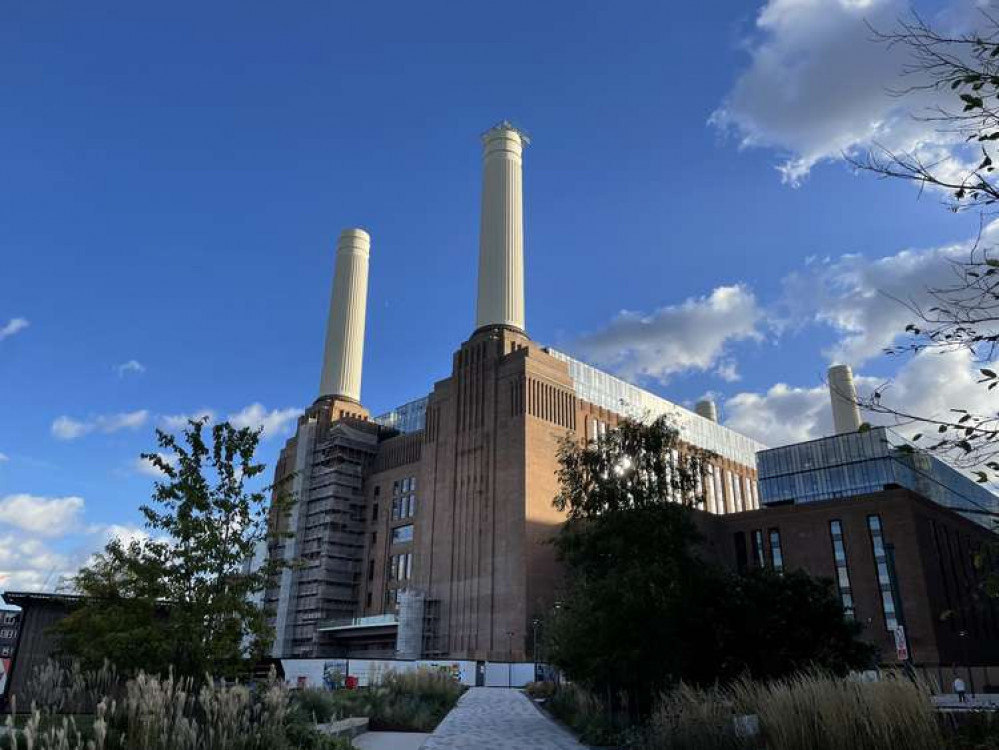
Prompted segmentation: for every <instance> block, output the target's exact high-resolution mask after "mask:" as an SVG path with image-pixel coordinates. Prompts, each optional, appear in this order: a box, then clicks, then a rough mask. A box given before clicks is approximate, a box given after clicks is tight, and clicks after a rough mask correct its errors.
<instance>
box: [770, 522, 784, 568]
mask: <svg viewBox="0 0 999 750" xmlns="http://www.w3.org/2000/svg"><path fill="white" fill-rule="evenodd" d="M770 560H771V561H772V562H773V566H774V570H776V571H777V572H778V573H780V572H781V571H782V570H784V552H783V550H782V549H781V546H780V529H770Z"/></svg>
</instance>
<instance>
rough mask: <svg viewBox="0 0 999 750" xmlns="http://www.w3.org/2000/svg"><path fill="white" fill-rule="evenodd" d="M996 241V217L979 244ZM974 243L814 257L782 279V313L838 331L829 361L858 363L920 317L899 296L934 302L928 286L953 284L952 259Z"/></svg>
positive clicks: (961, 256) (926, 304)
mask: <svg viewBox="0 0 999 750" xmlns="http://www.w3.org/2000/svg"><path fill="white" fill-rule="evenodd" d="M996 242H999V220H997V221H994V222H992V223H991V224H989V225H988V226H986V227H985V228H984V229H983V232H982V237H981V243H982V244H983V245H991V244H994V243H996ZM972 244H973V243H972V242H962V243H955V244H952V245H945V246H943V247H937V248H929V249H927V250H903V251H901V252H899V253H896V254H895V255H889V256H886V257H883V258H875V259H871V258H867V257H865V256H863V255H843V256H840V257H839V258H835V259H826V260H821V261H812V262H810V263H809V264H808V265H807V266H806V268H805V269H804V270H802V271H798V272H794V273H791V274H789V275H788V276H787V277H785V278H784V280H783V285H784V291H783V295H782V300H781V303H780V305H779V307H780V308H781V311H782V312H781V315H782V316H783V317H785V318H786V319H787V320H788V321H794V324H796V325H800V324H802V323H807V322H818V323H825V324H828V325H829V326H831V327H832V328H833V329H834V330H835V331H836V332H837V333H838V334H839V336H840V338H839V340H838V341H837V343H836V344H835V345H834V346H832V347H831V348H829V349H828V350H827V351H826V352H825V353H826V355H827V356H828V357H829V358H830V359H831V360H833V361H842V362H847V363H850V364H853V365H854V366H859V365H860V364H862V363H863V362H865V361H867V360H869V359H871V358H874V357H879V356H881V354H882V353H883V350H884V349H885V348H886V347H890V346H891V345H892V344H893V343H894V342H895V341H896V339H898V338H899V337H900V336H903V335H904V333H905V326H906V325H907V324H909V323H914V322H918V321H917V320H916V316H915V315H914V314H913V312H912V311H910V310H909V309H908V308H907V307H906V306H905V305H904V304H902V302H901V301H912V302H916V303H917V304H920V305H921V306H922V307H923V308H926V307H929V306H932V305H933V304H935V303H934V302H932V301H931V298H930V296H929V294H928V293H927V288H933V287H936V288H939V287H942V286H948V285H951V284H953V283H954V281H955V276H954V271H953V265H952V262H953V261H966V260H968V258H969V257H970V253H971V248H972Z"/></svg>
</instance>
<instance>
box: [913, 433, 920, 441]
mask: <svg viewBox="0 0 999 750" xmlns="http://www.w3.org/2000/svg"><path fill="white" fill-rule="evenodd" d="M922 436H923V433H921V432H917V433H916V434H915V435H913V436H912V440H913V442H915V441H916V440H919V438H921V437H922Z"/></svg>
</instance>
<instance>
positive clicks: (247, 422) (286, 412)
mask: <svg viewBox="0 0 999 750" xmlns="http://www.w3.org/2000/svg"><path fill="white" fill-rule="evenodd" d="M301 413H302V410H301V409H298V408H295V407H291V408H288V409H271V410H270V411H268V410H267V409H266V408H265V407H264V405H263V404H260V403H253V404H250V405H249V406H246V407H244V408H243V409H241V410H240V411H238V412H236V413H235V414H230V415H229V416H228V420H229V422H230V423H231V424H232V426H233V427H236V428H243V427H253V428H258V427H259V428H262V429H263V432H262V433H261V437H262V438H263V439H265V440H266V439H267V438H271V437H275V436H276V435H281V434H284V433H287V432H289V427H290V426H291V424H292V423H294V422H295V420H297V419H298V417H299V415H300V414H301Z"/></svg>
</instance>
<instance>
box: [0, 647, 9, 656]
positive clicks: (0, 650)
mask: <svg viewBox="0 0 999 750" xmlns="http://www.w3.org/2000/svg"><path fill="white" fill-rule="evenodd" d="M0 656H4V657H6V656H10V646H4V647H3V648H0Z"/></svg>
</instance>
